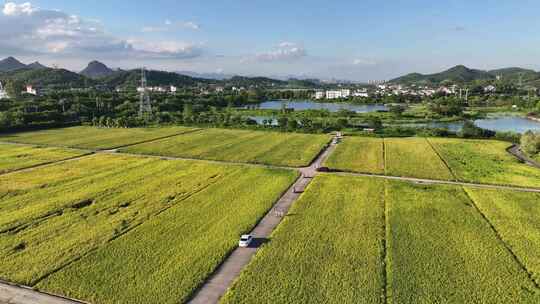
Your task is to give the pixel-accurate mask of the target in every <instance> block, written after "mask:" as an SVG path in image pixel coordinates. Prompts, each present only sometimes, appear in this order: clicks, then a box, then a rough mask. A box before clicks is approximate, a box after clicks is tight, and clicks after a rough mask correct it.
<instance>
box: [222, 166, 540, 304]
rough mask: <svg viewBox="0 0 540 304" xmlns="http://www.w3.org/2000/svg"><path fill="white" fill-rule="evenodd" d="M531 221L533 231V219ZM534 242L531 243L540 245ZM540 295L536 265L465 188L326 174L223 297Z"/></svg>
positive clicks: (341, 299) (488, 298)
mask: <svg viewBox="0 0 540 304" xmlns="http://www.w3.org/2000/svg"><path fill="white" fill-rule="evenodd" d="M343 189H347V191H343ZM475 191H476V190H475ZM509 195H512V194H509ZM517 196H518V197H519V196H521V197H522V199H524V200H527V199H528V200H529V201H531V200H532V201H534V200H536V199H538V195H537V194H531V193H522V194H518V195H517ZM535 203H536V204H538V201H536V202H535ZM486 204H490V202H486ZM531 208H533V207H531ZM534 208H535V209H537V207H534ZM529 217H530V218H535V220H534V222H536V221H537V219H538V214H535V215H529ZM519 223H520V222H519V221H518V223H516V224H515V227H518V226H519ZM509 229H511V227H509ZM523 229H527V231H529V233H528V234H526V235H529V234H530V233H534V229H532V227H531V224H530V223H529V227H527V228H520V232H522V231H523ZM536 229H537V228H536ZM515 236H516V237H517V240H519V239H520V238H521V240H523V239H524V238H525V237H523V236H522V237H519V232H515ZM509 237H512V236H509ZM535 245H536V247H538V245H537V244H536V243H532V244H529V246H530V248H531V249H532V250H533V252H538V250H537V249H535V248H534V247H535ZM529 255H532V254H529ZM533 261H534V260H532V261H531V263H532V262H533ZM386 301H387V302H386ZM539 301H540V290H539V289H538V288H537V287H536V286H535V284H534V282H533V281H532V280H531V278H530V277H529V275H528V273H527V270H526V269H524V268H523V267H522V266H521V265H520V263H519V261H516V259H515V258H514V256H513V253H512V252H511V251H510V250H508V248H507V247H506V246H505V243H504V242H503V240H501V239H499V238H498V235H497V233H496V232H495V231H494V230H493V229H492V227H491V225H490V223H489V222H488V221H486V220H485V218H484V217H483V215H482V213H480V212H479V211H478V209H477V208H475V205H474V203H473V201H471V199H470V197H469V196H468V195H467V193H466V192H465V191H464V190H463V188H461V187H458V186H441V185H437V186H435V185H417V184H411V183H406V182H397V181H383V180H378V179H373V178H362V177H350V176H336V175H325V176H318V177H316V178H315V180H314V182H313V183H312V184H311V185H310V186H309V188H308V189H307V192H305V193H304V194H303V195H302V197H301V198H300V200H299V201H298V202H297V203H295V205H294V207H293V209H292V210H291V214H290V216H288V217H287V218H286V219H285V221H284V222H283V223H282V224H281V225H280V226H279V228H278V229H277V230H276V231H275V232H274V234H273V235H272V237H271V238H270V240H269V242H268V243H267V244H265V245H264V247H263V248H262V249H261V250H260V251H259V252H258V253H257V255H256V257H255V258H254V260H252V262H251V263H250V264H249V266H248V267H247V268H246V269H245V270H244V271H243V272H242V274H241V276H240V277H239V279H237V281H236V282H235V283H234V285H233V287H232V288H231V289H229V291H228V293H227V294H226V296H225V297H224V298H223V299H222V301H221V302H222V303H253V302H256V303H538V302H539Z"/></svg>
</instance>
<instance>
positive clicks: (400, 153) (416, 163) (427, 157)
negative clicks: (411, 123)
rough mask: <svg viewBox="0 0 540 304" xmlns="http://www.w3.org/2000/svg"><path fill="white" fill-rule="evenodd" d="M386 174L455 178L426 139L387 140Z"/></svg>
mask: <svg viewBox="0 0 540 304" xmlns="http://www.w3.org/2000/svg"><path fill="white" fill-rule="evenodd" d="M384 146H385V151H386V157H385V162H386V174H388V175H393V176H407V177H418V178H431V179H439V180H452V179H453V176H452V173H451V172H450V170H449V169H448V167H446V165H445V164H444V162H443V161H442V160H441V158H440V157H439V156H438V155H437V153H436V152H435V151H434V150H433V148H431V146H430V144H429V142H427V141H426V139H424V138H417V137H414V138H385V139H384Z"/></svg>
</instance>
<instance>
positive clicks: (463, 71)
mask: <svg viewBox="0 0 540 304" xmlns="http://www.w3.org/2000/svg"><path fill="white" fill-rule="evenodd" d="M495 78H496V77H495V76H494V75H493V74H491V73H489V72H487V71H482V70H475V69H469V68H467V67H466V66H463V65H458V66H455V67H453V68H451V69H448V70H446V71H444V72H441V73H435V74H426V75H425V74H419V73H412V74H408V75H405V76H402V77H399V78H396V79H392V80H390V82H391V83H400V84H413V83H416V84H432V85H433V84H440V83H443V82H452V83H467V82H471V81H474V80H492V79H495Z"/></svg>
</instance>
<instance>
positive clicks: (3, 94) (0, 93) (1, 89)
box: [0, 82, 9, 99]
mask: <svg viewBox="0 0 540 304" xmlns="http://www.w3.org/2000/svg"><path fill="white" fill-rule="evenodd" d="M8 98H9V96H8V94H7V92H6V91H5V90H4V87H3V86H2V82H0V99H8Z"/></svg>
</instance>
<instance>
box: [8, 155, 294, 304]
mask: <svg viewBox="0 0 540 304" xmlns="http://www.w3.org/2000/svg"><path fill="white" fill-rule="evenodd" d="M296 177H297V173H295V172H293V171H289V170H276V169H267V168H245V167H241V166H237V165H215V164H212V165H210V164H208V163H202V162H194V161H179V160H175V161H166V160H158V159H153V158H137V157H131V156H119V155H108V154H107V155H102V154H100V155H92V156H88V157H84V158H82V159H78V160H73V161H68V162H65V163H61V164H58V165H53V166H47V167H42V168H37V169H34V170H31V171H25V172H15V173H11V174H7V175H3V176H1V177H0V185H1V188H0V278H1V279H3V280H7V281H11V282H16V283H21V284H24V285H29V286H34V287H37V288H38V289H40V290H44V291H49V292H54V293H57V294H61V295H66V296H70V297H74V298H79V299H84V300H87V301H90V302H93V303H156V302H159V303H177V302H178V301H182V300H183V299H186V297H188V296H189V295H190V294H191V292H192V291H193V290H194V289H195V288H197V286H198V285H199V284H201V282H202V281H203V280H204V278H206V277H207V276H208V274H209V273H211V272H212V271H213V270H214V269H215V267H216V266H217V265H219V263H220V262H221V261H222V260H223V258H224V257H225V256H226V255H227V254H228V252H230V251H231V250H232V249H233V248H234V247H235V245H236V243H237V241H238V240H237V238H238V235H240V234H242V233H245V232H247V231H250V230H251V228H252V227H253V226H254V225H255V224H256V223H257V221H258V220H259V219H260V218H261V217H262V216H263V215H264V214H265V213H266V212H267V211H268V210H269V209H270V208H271V206H272V205H273V204H274V202H275V201H276V200H277V199H278V198H279V197H280V195H281V193H283V192H284V191H285V190H286V189H287V188H288V187H289V185H290V184H291V183H292V182H293V181H294V180H295V179H296ZM143 286H144V289H143V288H142V287H143Z"/></svg>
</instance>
